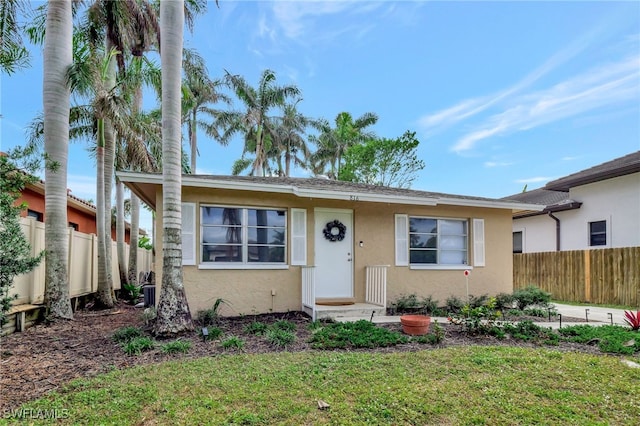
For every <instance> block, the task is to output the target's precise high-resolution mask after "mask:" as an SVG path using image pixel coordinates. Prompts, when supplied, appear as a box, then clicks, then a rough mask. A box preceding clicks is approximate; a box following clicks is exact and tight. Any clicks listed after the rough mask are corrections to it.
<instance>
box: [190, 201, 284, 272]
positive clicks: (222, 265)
mask: <svg viewBox="0 0 640 426" xmlns="http://www.w3.org/2000/svg"><path fill="white" fill-rule="evenodd" d="M206 207H214V208H229V209H238V210H240V211H241V214H242V220H241V223H242V225H241V228H240V229H241V233H242V238H241V241H242V243H241V250H242V259H243V260H242V262H205V261H203V260H202V250H203V246H204V242H203V234H204V232H203V229H204V227H205V226H206V225H204V224H203V221H202V211H203V208H206ZM199 208H200V226H199V229H200V238H199V240H198V246H199V248H200V250H199V253H198V269H289V264H288V263H287V256H288V252H289V245H290V243H289V242H288V238H289V224H288V220H289V216H290V215H289V209H287V208H286V207H285V208H283V207H270V206H246V205H220V204H200V205H199ZM249 210H279V211H284V213H285V218H284V233H285V235H284V260H283V261H282V262H249V261H248V251H249V241H248V230H249V222H248V220H247V219H248V211H249Z"/></svg>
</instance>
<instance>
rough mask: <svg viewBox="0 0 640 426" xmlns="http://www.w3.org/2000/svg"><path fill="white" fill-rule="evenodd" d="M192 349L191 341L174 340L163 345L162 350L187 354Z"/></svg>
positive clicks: (167, 352) (169, 352)
mask: <svg viewBox="0 0 640 426" xmlns="http://www.w3.org/2000/svg"><path fill="white" fill-rule="evenodd" d="M189 349H191V342H190V341H188V340H174V341H173V342H169V343H165V344H164V345H162V352H164V353H166V354H186V353H187V352H189Z"/></svg>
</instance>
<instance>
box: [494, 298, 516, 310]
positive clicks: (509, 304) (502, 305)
mask: <svg viewBox="0 0 640 426" xmlns="http://www.w3.org/2000/svg"><path fill="white" fill-rule="evenodd" d="M511 308H513V294H509V293H498V294H496V309H499V310H500V311H502V312H503V313H504V312H505V311H508V310H509V309H511Z"/></svg>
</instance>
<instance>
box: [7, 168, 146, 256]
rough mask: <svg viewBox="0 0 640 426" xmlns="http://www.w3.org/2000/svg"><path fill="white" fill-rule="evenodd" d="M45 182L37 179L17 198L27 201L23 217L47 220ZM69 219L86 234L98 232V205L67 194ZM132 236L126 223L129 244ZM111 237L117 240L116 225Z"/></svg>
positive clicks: (77, 228)
mask: <svg viewBox="0 0 640 426" xmlns="http://www.w3.org/2000/svg"><path fill="white" fill-rule="evenodd" d="M44 188H45V186H44V182H43V181H41V180H40V181H36V182H34V183H32V184H29V185H27V187H26V188H25V189H24V190H23V191H22V194H21V196H20V197H19V198H18V199H17V200H16V204H22V203H25V204H26V206H27V208H26V209H25V210H23V211H22V212H21V214H20V215H21V216H22V217H27V216H29V217H33V218H34V219H35V220H36V221H38V222H45V221H46V212H45V209H44V207H45V200H44ZM67 220H68V221H69V227H71V228H73V229H74V230H76V231H78V232H82V233H85V234H96V233H97V232H96V207H95V206H94V205H93V204H91V203H89V202H88V201H85V200H83V199H81V198H78V197H76V196H74V195H71V193H70V191H68V195H67ZM140 235H146V232H145V231H144V230H142V229H141V230H140ZM130 237H131V225H130V224H129V223H126V224H125V237H124V238H125V242H126V243H127V244H129V240H130ZM111 239H112V240H114V241H115V240H116V229H115V225H114V226H113V227H112V229H111Z"/></svg>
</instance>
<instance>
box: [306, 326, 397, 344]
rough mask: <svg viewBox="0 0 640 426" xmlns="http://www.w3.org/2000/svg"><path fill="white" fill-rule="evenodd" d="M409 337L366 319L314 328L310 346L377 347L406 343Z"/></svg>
mask: <svg viewBox="0 0 640 426" xmlns="http://www.w3.org/2000/svg"><path fill="white" fill-rule="evenodd" d="M408 340H409V339H408V338H407V337H406V336H404V335H402V334H400V333H398V332H396V331H391V330H387V329H386V328H382V327H377V326H376V325H375V324H372V323H371V322H369V321H366V320H360V321H356V322H344V323H333V324H327V325H325V326H323V327H322V328H320V329H317V330H315V332H314V334H313V337H312V338H311V340H310V342H311V346H312V347H313V348H315V349H349V348H378V347H387V346H395V345H397V344H399V343H406V342H407V341H408Z"/></svg>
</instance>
